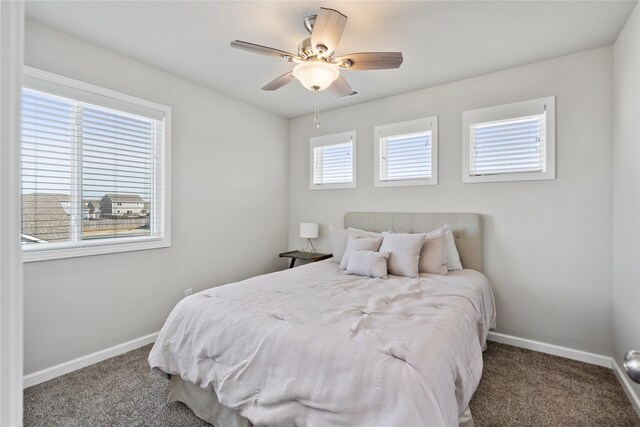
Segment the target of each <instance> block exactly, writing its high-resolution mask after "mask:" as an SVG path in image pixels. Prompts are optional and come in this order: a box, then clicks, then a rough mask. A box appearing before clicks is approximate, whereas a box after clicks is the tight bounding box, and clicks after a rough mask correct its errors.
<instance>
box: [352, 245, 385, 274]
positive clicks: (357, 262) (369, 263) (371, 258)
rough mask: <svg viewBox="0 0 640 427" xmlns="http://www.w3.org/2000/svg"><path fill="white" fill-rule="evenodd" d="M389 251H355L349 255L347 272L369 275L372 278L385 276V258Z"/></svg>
mask: <svg viewBox="0 0 640 427" xmlns="http://www.w3.org/2000/svg"><path fill="white" fill-rule="evenodd" d="M389 255H390V254H389V252H373V251H355V252H352V253H351V254H350V255H349V265H347V274H355V275H357V276H369V277H373V278H376V279H377V278H379V277H381V278H386V277H387V260H388V259H389Z"/></svg>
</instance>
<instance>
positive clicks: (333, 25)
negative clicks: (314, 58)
mask: <svg viewBox="0 0 640 427" xmlns="http://www.w3.org/2000/svg"><path fill="white" fill-rule="evenodd" d="M346 23H347V17H346V16H344V15H343V14H342V13H340V12H338V11H337V10H333V9H326V8H324V7H321V8H320V12H318V16H316V22H315V24H314V25H313V31H312V32H311V47H312V48H313V49H314V50H315V52H317V53H318V55H319V56H322V57H328V56H330V55H331V54H332V53H333V52H334V51H335V50H336V46H338V42H339V41H340V37H342V32H343V31H344V26H345V25H346Z"/></svg>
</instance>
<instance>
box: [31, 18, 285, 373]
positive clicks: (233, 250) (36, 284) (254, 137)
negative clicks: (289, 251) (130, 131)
mask: <svg viewBox="0 0 640 427" xmlns="http://www.w3.org/2000/svg"><path fill="white" fill-rule="evenodd" d="M25 62H26V64H27V65H30V66H34V67H37V68H41V69H43V70H46V71H51V72H54V73H58V74H62V75H65V76H68V77H71V78H75V79H78V80H82V81H86V82H89V83H93V84H96V85H99V86H103V87H107V88H109V89H114V90H117V91H120V92H124V93H127V94H130V95H133V96H137V97H140V98H144V99H148V100H151V101H154V102H158V103H161V104H165V105H168V106H170V107H171V108H172V109H173V136H172V144H173V176H172V185H173V194H172V201H173V203H172V215H173V224H172V225H173V235H172V240H173V244H172V247H171V248H168V249H156V250H149V251H140V252H129V253H122V254H114V255H100V256H92V257H83V258H74V259H65V260H56V261H43V262H34V263H28V264H26V265H25V286H24V288H25V300H24V301H25V302H24V306H25V336H24V338H25V373H26V374H29V373H32V372H34V371H37V370H40V369H43V368H47V367H50V366H52V365H55V364H58V363H61V362H65V361H68V360H71V359H73V358H76V357H79V356H83V355H86V354H89V353H91V352H94V351H98V350H102V349H104V348H107V347H109V346H112V345H115V344H120V343H123V342H125V341H128V340H131V339H135V338H138V337H141V336H144V335H147V334H150V333H153V332H156V331H158V330H159V329H160V327H161V326H162V324H163V322H164V320H165V319H166V317H167V315H168V314H169V311H170V310H171V309H172V308H173V306H174V305H175V304H176V303H177V302H178V301H179V300H180V298H181V297H182V296H183V293H184V289H185V288H193V290H194V292H196V291H198V290H202V289H205V288H208V287H211V286H213V285H219V284H224V283H228V282H231V281H236V280H239V279H242V278H245V277H249V276H253V275H257V274H262V273H265V272H270V271H273V270H276V269H279V268H283V267H284V266H285V265H286V263H285V261H284V260H282V259H279V258H278V251H279V250H284V249H286V246H287V121H286V120H285V119H283V118H281V117H279V116H276V115H274V114H271V113H267V112H265V111H263V110H261V109H259V108H256V107H253V106H250V105H248V104H245V103H243V102H240V101H238V100H235V99H233V98H230V97H228V96H225V95H221V94H219V93H217V92H214V91H212V90H210V89H206V88H204V87H202V86H199V85H196V84H194V83H191V82H189V81H187V80H183V79H181V78H178V77H176V76H174V75H171V74H168V73H166V72H163V71H160V70H157V69H155V68H152V67H149V66H147V65H145V64H142V63H140V62H137V61H135V60H132V59H129V58H126V57H123V56H120V55H117V54H115V53H113V52H110V51H107V50H104V49H101V48H99V47H96V46H93V45H90V44H88V43H86V42H83V41H80V40H78V39H74V38H72V37H69V36H67V35H65V34H63V33H60V32H58V31H55V30H52V29H50V28H47V27H44V26H42V25H40V24H37V23H34V22H27V28H26V57H25Z"/></svg>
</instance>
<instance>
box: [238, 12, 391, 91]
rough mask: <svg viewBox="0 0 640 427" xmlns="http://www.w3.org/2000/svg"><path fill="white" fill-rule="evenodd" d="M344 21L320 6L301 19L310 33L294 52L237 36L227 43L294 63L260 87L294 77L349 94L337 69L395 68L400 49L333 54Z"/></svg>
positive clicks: (307, 85) (305, 83)
mask: <svg viewBox="0 0 640 427" xmlns="http://www.w3.org/2000/svg"><path fill="white" fill-rule="evenodd" d="M346 23H347V17H346V16H345V15H343V14H342V13H340V12H338V11H337V10H333V9H327V8H324V7H321V8H320V12H319V13H318V14H317V15H311V16H308V17H307V18H306V19H305V20H304V27H305V28H306V29H307V31H308V32H309V34H311V37H308V38H306V39H304V40H302V42H301V43H300V45H299V46H298V54H297V55H296V54H293V53H289V52H285V51H282V50H279V49H274V48H271V47H266V46H261V45H259V44H254V43H248V42H243V41H240V40H235V41H232V42H231V47H233V48H236V49H242V50H246V51H249V52H253V53H259V54H261V55H268V56H276V57H280V58H282V59H284V60H285V61H288V62H293V63H296V66H295V67H294V68H293V70H292V71H289V72H287V73H285V74H283V75H281V76H280V77H278V78H276V79H275V80H273V81H272V82H270V83H268V84H267V85H265V86H264V87H263V88H262V90H267V91H272V90H277V89H280V88H281V87H283V86H284V85H286V84H288V83H290V82H291V81H293V80H294V79H297V80H298V81H299V82H300V83H301V84H302V86H304V87H305V88H307V89H309V90H311V91H314V92H318V91H321V90H324V89H327V88H328V89H329V90H330V91H331V92H332V93H333V94H334V96H336V97H345V96H350V95H354V94H356V93H357V92H355V91H354V90H353V89H352V88H351V86H350V85H349V83H348V82H347V81H346V80H345V78H344V77H342V76H341V75H340V70H384V69H390V68H399V67H400V65H401V64H402V52H358V53H350V54H348V55H342V56H338V57H336V56H335V50H336V47H337V46H338V42H340V37H341V36H342V32H343V31H344V27H345V25H346Z"/></svg>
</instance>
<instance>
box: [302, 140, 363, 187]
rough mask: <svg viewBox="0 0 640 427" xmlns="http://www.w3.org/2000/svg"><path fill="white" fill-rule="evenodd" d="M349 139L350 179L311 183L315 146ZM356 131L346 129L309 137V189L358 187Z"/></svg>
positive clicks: (338, 142) (340, 142)
mask: <svg viewBox="0 0 640 427" xmlns="http://www.w3.org/2000/svg"><path fill="white" fill-rule="evenodd" d="M349 139H350V140H351V149H352V156H351V161H352V163H351V168H352V169H351V172H352V175H351V176H352V177H353V179H352V181H351V182H346V183H328V184H314V183H313V149H314V148H317V147H325V146H327V145H336V144H343V143H345V142H348V140H349ZM357 145H358V144H357V139H356V131H355V130H352V131H348V132H341V133H334V134H331V135H323V136H315V137H313V138H311V140H310V144H309V189H311V190H340V189H349V188H357V187H358V179H357V176H358V168H357V164H358V156H357V153H358V150H357Z"/></svg>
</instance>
